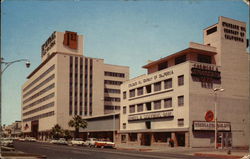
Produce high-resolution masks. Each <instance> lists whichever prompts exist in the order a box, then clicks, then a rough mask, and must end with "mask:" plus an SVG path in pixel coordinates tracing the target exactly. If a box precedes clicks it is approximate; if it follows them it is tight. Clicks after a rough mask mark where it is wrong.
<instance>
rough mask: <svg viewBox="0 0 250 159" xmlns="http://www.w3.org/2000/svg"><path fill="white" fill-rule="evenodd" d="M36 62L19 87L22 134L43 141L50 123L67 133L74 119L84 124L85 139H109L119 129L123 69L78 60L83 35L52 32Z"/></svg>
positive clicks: (125, 69)
mask: <svg viewBox="0 0 250 159" xmlns="http://www.w3.org/2000/svg"><path fill="white" fill-rule="evenodd" d="M41 57H42V63H41V64H40V65H39V66H38V67H37V68H36V69H35V70H34V71H33V72H32V73H31V74H30V75H29V76H28V77H27V78H28V80H27V81H26V82H25V83H24V85H23V86H22V132H24V133H25V134H26V135H29V136H35V137H38V138H40V139H45V138H47V137H48V136H49V132H50V130H51V128H52V127H53V126H54V125H55V124H59V125H60V126H61V127H62V128H63V129H68V130H73V128H69V126H68V122H69V120H70V119H72V117H73V116H74V115H80V116H82V118H84V119H86V120H88V128H87V129H85V130H84V131H83V130H81V131H82V132H85V135H86V134H88V135H89V136H94V137H95V136H96V134H98V135H100V136H102V137H108V138H110V139H112V138H113V132H114V131H115V129H118V128H119V121H118V116H119V108H120V85H121V83H122V82H123V81H125V80H127V79H128V74H129V68H128V67H125V66H116V65H110V64H105V63H104V60H103V59H98V58H90V57H85V56H83V36H82V35H78V34H77V33H76V32H68V31H66V32H65V33H64V32H54V33H53V34H52V35H51V36H50V37H49V38H48V40H47V41H46V42H45V43H44V44H43V45H42V47H41ZM115 119H117V120H115ZM113 120H115V123H114V122H113Z"/></svg>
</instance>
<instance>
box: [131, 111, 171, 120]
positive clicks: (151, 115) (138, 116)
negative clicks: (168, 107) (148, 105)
mask: <svg viewBox="0 0 250 159" xmlns="http://www.w3.org/2000/svg"><path fill="white" fill-rule="evenodd" d="M173 116H174V115H173V111H161V112H152V113H143V114H136V115H129V116H128V121H133V120H145V119H155V118H166V117H173Z"/></svg>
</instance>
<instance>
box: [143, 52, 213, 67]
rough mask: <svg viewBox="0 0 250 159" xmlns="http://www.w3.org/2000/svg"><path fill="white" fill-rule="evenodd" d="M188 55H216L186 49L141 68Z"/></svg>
mask: <svg viewBox="0 0 250 159" xmlns="http://www.w3.org/2000/svg"><path fill="white" fill-rule="evenodd" d="M190 53H200V54H203V55H211V56H212V55H216V54H217V53H216V52H213V51H208V50H201V49H195V48H187V49H184V50H182V51H180V52H177V53H174V54H172V55H169V56H166V57H164V58H161V59H159V60H156V61H153V62H151V63H149V64H147V65H144V66H142V68H146V69H147V68H150V67H152V66H155V65H158V64H160V63H162V62H165V61H168V60H170V59H173V58H176V57H179V56H182V55H187V54H190Z"/></svg>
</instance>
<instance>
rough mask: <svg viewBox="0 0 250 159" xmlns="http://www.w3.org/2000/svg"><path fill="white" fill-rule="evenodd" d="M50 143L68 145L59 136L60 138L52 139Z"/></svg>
mask: <svg viewBox="0 0 250 159" xmlns="http://www.w3.org/2000/svg"><path fill="white" fill-rule="evenodd" d="M50 143H52V144H59V145H68V142H67V141H66V140H65V139H64V138H60V139H58V140H57V139H53V140H51V141H50Z"/></svg>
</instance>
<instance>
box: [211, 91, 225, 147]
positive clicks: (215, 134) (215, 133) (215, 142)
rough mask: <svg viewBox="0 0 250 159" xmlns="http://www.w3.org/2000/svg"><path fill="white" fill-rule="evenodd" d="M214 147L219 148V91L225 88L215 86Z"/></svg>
mask: <svg viewBox="0 0 250 159" xmlns="http://www.w3.org/2000/svg"><path fill="white" fill-rule="evenodd" d="M213 91H214V118H215V119H214V125H215V126H214V148H215V149H217V131H218V127H217V92H222V91H224V89H223V88H214V89H213Z"/></svg>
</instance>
